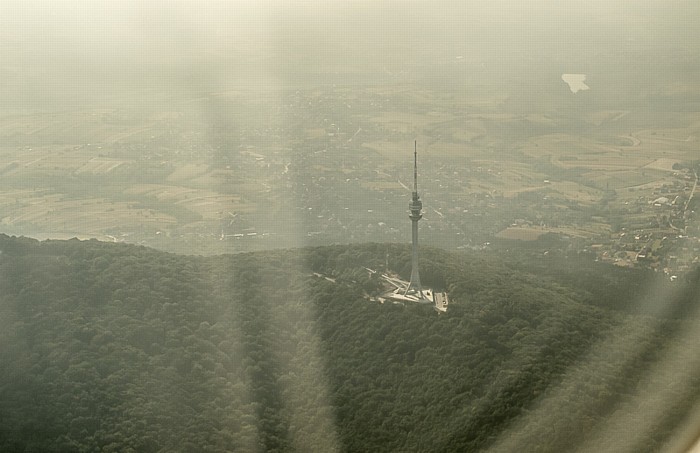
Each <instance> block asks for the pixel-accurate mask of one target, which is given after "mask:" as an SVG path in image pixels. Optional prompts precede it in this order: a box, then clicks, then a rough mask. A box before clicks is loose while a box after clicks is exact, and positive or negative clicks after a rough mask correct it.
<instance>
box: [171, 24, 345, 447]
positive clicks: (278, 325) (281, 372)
mask: <svg viewBox="0 0 700 453" xmlns="http://www.w3.org/2000/svg"><path fill="white" fill-rule="evenodd" d="M261 14H262V15H264V14H265V13H264V12H261ZM181 19H182V20H183V22H186V20H187V19H186V18H181ZM275 27H276V24H275V22H274V21H272V22H267V23H266V24H265V27H262V28H261V29H260V30H257V32H258V33H261V34H263V35H268V36H267V40H268V41H269V42H275V41H277V40H279V38H278V37H276V36H275V34H276V33H277V31H276V30H275ZM181 29H184V30H187V29H188V27H187V26H186V25H184V26H183V27H181ZM187 38H188V39H187V40H186V41H187V46H188V47H189V48H190V50H193V51H194V52H195V53H196V54H197V53H199V54H201V53H204V52H205V50H206V47H207V43H206V42H200V41H198V39H197V37H196V36H189V35H188V36H187ZM189 38H191V39H189ZM179 39H180V40H183V36H180V37H179ZM256 69H257V70H259V71H260V74H257V77H258V78H256V81H257V83H259V84H260V85H258V86H241V87H239V88H241V89H243V90H248V89H250V90H252V91H254V92H258V93H259V95H260V96H264V97H265V98H266V102H269V103H270V104H272V105H273V106H274V105H277V107H278V108H280V109H281V108H282V106H283V100H282V96H281V95H280V94H279V92H280V91H281V90H283V89H284V88H285V87H284V86H281V85H280V84H277V85H275V84H272V85H267V84H268V83H269V80H283V75H284V73H285V70H284V68H279V67H275V65H274V64H270V63H267V62H263V63H261V64H260V67H258V68H256ZM225 75H226V74H225V73H224V74H221V73H218V72H216V71H212V72H207V71H201V72H198V71H196V70H192V71H191V72H190V73H189V74H188V77H185V78H183V79H179V80H173V81H172V82H173V86H172V89H173V91H174V93H175V94H176V95H178V96H180V95H182V92H183V91H184V92H187V93H189V95H190V97H191V98H193V99H197V102H196V103H194V104H193V105H192V107H193V108H195V109H198V114H199V117H200V118H201V119H202V121H204V122H205V130H208V131H209V136H208V141H209V145H210V147H211V148H212V149H213V150H214V153H213V159H215V160H223V161H229V162H235V160H236V159H240V158H241V155H240V154H238V152H239V144H240V137H239V136H238V133H239V129H238V125H237V118H236V115H240V112H239V111H237V110H236V109H237V106H236V105H235V103H236V101H235V99H233V98H230V97H227V96H225V95H224V93H225V92H226V90H227V89H230V87H231V85H230V81H228V80H225ZM280 75H282V78H280ZM280 83H282V82H280ZM207 93H211V94H207ZM202 94H205V96H204V97H201V95H202ZM275 97H276V98H277V99H275ZM272 110H274V109H272ZM263 116H264V115H262V116H261V117H260V118H253V119H252V121H256V122H257V121H259V127H260V129H261V130H266V129H270V130H287V127H288V125H285V124H281V123H280V122H281V121H283V120H280V119H278V118H279V116H277V117H272V116H270V117H263ZM266 121H267V122H266ZM291 139H292V137H285V136H272V137H268V138H266V141H267V143H266V144H267V146H270V147H274V148H277V149H282V150H290V148H289V140H291ZM284 152H285V153H294V152H296V151H284ZM302 153H303V151H302ZM302 155H303V154H302ZM283 158H284V159H285V160H286V161H289V162H293V165H292V169H291V171H290V173H291V174H292V179H293V186H294V187H295V188H298V187H302V185H303V184H302V183H304V182H305V181H304V177H305V172H304V171H303V170H304V167H303V162H299V161H296V162H294V158H295V156H292V155H285V156H284V157H283ZM217 163H218V162H210V164H211V165H212V166H214V165H216V164H217ZM277 181H278V184H279V186H275V185H274V184H273V186H272V187H270V190H269V191H268V193H267V194H263V193H261V194H259V200H255V202H256V209H258V210H260V211H265V210H267V209H268V208H269V205H270V204H272V200H269V199H268V200H266V199H265V197H266V196H267V197H276V198H282V199H283V200H282V203H278V201H277V200H275V202H274V204H275V205H279V204H281V206H283V208H282V209H281V210H280V211H278V212H276V213H274V216H271V217H268V218H272V221H273V224H270V225H260V226H261V227H262V228H263V229H264V230H266V231H269V232H271V233H272V234H279V235H284V236H285V237H290V238H295V239H294V240H293V241H292V242H291V243H289V244H288V247H289V248H299V249H300V248H301V247H303V246H305V245H308V244H307V241H308V238H307V236H306V234H305V231H304V228H303V223H304V222H303V219H302V218H298V217H299V214H298V210H296V206H298V205H299V204H300V203H301V201H300V200H299V199H296V197H295V193H294V190H292V191H291V192H290V191H289V190H288V188H287V187H283V186H282V185H281V184H282V182H280V180H277ZM219 189H220V187H211V190H213V191H218V190H219ZM220 210H221V211H222V212H225V211H226V207H224V206H222V207H220ZM229 258H230V260H231V261H233V262H235V263H233V264H232V266H233V267H234V268H236V269H235V270H234V269H227V268H226V265H225V264H224V265H223V267H221V268H217V269H214V274H217V275H219V276H221V279H217V280H216V281H212V282H211V284H213V285H221V286H222V287H221V288H218V290H220V291H221V292H223V293H226V292H235V293H236V294H237V296H236V297H235V299H237V300H238V301H239V302H238V303H237V304H234V305H233V306H232V307H231V311H230V312H229V316H230V317H231V319H230V321H231V322H232V323H233V324H235V325H237V326H238V327H239V328H240V332H241V333H242V336H243V338H240V339H239V340H240V342H241V343H240V344H241V347H242V349H243V350H242V351H241V352H242V354H243V356H244V357H249V358H250V360H249V362H247V363H245V364H244V367H245V370H246V371H245V373H246V378H247V382H248V393H249V397H250V398H251V400H252V401H253V402H255V404H256V407H257V411H256V412H257V413H256V414H255V418H256V423H257V435H258V445H257V447H258V448H257V449H258V450H260V451H289V450H293V451H314V450H316V451H321V450H318V449H319V448H320V449H322V451H326V452H333V451H338V450H339V444H338V440H337V433H336V428H335V415H334V413H333V411H332V409H331V406H330V398H329V396H328V395H329V389H328V383H327V378H326V373H325V365H324V364H325V359H324V357H322V355H321V346H320V339H319V337H318V335H316V331H317V329H316V328H315V320H316V315H315V313H314V306H313V302H312V301H311V298H310V297H309V291H308V288H307V289H305V288H304V286H305V285H304V283H303V281H292V282H290V281H288V280H287V279H286V278H285V276H280V278H279V279H277V278H276V276H270V275H261V274H260V272H259V266H258V263H257V260H258V258H257V257H256V255H255V254H254V253H253V254H247V253H243V254H238V255H233V256H230V257H229ZM227 259H228V258H227ZM217 262H221V261H217ZM224 262H226V261H224ZM286 266H287V267H288V270H289V271H290V272H289V274H295V273H298V275H310V271H309V270H308V269H307V268H306V265H305V263H304V262H303V260H301V259H300V260H296V261H295V262H287V263H286ZM296 267H303V268H302V269H298V268H296ZM224 282H228V283H224ZM238 282H241V283H240V284H239V283H238ZM290 286H293V287H294V288H291V287H290ZM243 288H245V290H246V292H240V291H241V290H242V289H243ZM280 304H281V305H283V306H280ZM284 305H287V306H289V307H291V308H289V311H288V310H287V307H285V306H284ZM290 312H293V313H294V319H291V317H287V314H288V313H290ZM299 323H305V324H307V325H310V326H311V328H309V329H298V325H299ZM293 331H296V332H297V335H298V337H297V338H292V339H291V340H290V339H289V338H287V337H286V336H285V335H286V333H288V332H293Z"/></svg>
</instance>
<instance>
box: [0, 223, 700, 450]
mask: <svg viewBox="0 0 700 453" xmlns="http://www.w3.org/2000/svg"><path fill="white" fill-rule="evenodd" d="M0 250H1V251H2V253H1V254H0V370H2V371H1V372H0V450H2V451H138V452H148V451H153V452H157V451H193V452H194V451H292V450H296V451H348V452H349V451H356V452H361V451H473V450H481V449H488V448H493V449H494V450H496V451H516V450H520V451H523V450H537V451H564V450H571V449H572V447H573V446H577V447H579V448H580V449H581V450H583V451H605V450H609V451H613V450H614V451H625V450H627V451H644V450H647V451H656V450H658V449H660V448H663V447H668V445H669V444H668V443H667V442H668V441H670V439H685V437H684V436H686V433H685V431H683V430H684V429H685V428H686V425H685V423H687V422H690V423H695V422H696V420H695V419H694V418H693V417H692V415H693V410H694V408H695V407H696V403H697V402H698V400H699V399H700V398H699V397H700V382H699V378H698V377H697V376H700V373H698V371H700V359H698V358H696V357H694V356H697V354H695V353H694V351H695V345H697V340H698V338H697V337H698V333H696V332H699V331H700V329H697V327H698V317H697V313H696V307H697V306H698V302H700V300H698V299H699V297H700V296H699V294H700V291H698V289H699V285H698V278H697V275H696V274H693V275H692V276H691V277H690V278H688V279H687V281H686V282H684V283H682V284H681V283H679V284H676V285H670V284H667V285H663V284H659V285H657V284H656V283H655V281H654V278H648V277H649V276H644V275H642V276H641V277H640V275H639V274H637V273H634V272H620V271H613V270H610V269H609V268H607V267H597V266H594V265H588V266H583V265H581V266H579V264H577V263H571V262H569V264H566V263H567V262H566V261H562V262H559V263H550V265H545V264H542V263H540V262H535V261H533V258H531V257H527V256H522V257H519V258H517V259H516V258H515V257H508V258H509V260H510V261H509V262H504V261H503V258H504V257H503V256H499V255H488V254H473V255H468V254H451V253H447V252H444V251H439V250H433V249H426V250H425V252H424V253H423V262H422V264H423V269H424V272H423V280H424V283H427V284H430V285H434V286H436V287H441V288H445V289H448V290H449V291H450V294H451V297H452V303H451V306H450V309H449V311H448V312H447V313H446V314H443V315H437V314H436V313H435V312H433V311H432V310H431V309H429V308H426V307H422V306H406V307H400V306H395V305H391V304H388V303H387V304H384V305H381V304H378V303H376V302H370V301H369V300H367V299H366V298H364V297H363V296H362V295H363V293H364V292H372V291H373V290H375V289H376V288H377V285H378V284H377V282H376V281H373V280H371V279H370V278H369V276H368V275H367V273H366V272H365V271H364V270H363V268H362V266H370V267H376V268H381V267H382V266H384V263H385V260H386V257H387V256H388V257H389V265H390V267H391V268H393V269H395V270H396V271H398V272H399V273H402V274H406V273H408V271H409V268H408V266H410V255H409V252H410V250H409V249H408V248H407V247H405V246H403V245H386V244H381V245H380V244H365V245H358V246H333V247H319V248H309V249H301V250H285V251H273V252H264V253H252V254H240V255H228V256H218V257H207V258H202V257H191V256H179V255H173V254H167V253H162V252H157V251H154V250H151V249H146V248H143V247H137V246H130V245H119V244H105V243H100V242H97V241H87V242H80V241H77V240H72V241H46V242H41V243H40V242H37V241H33V240H28V239H23V238H19V239H18V238H9V237H7V236H0ZM554 264H556V266H555V268H556V272H552V265H554ZM314 272H316V273H321V274H323V275H325V276H328V277H329V279H325V278H319V277H317V276H314ZM331 280H334V281H331ZM642 280H644V281H646V283H641V281H642ZM645 285H646V286H645ZM640 286H641V289H639V290H637V291H636V292H635V291H632V290H631V289H630V288H633V287H640ZM606 288H607V289H606ZM614 288H618V291H617V292H614V294H613V295H614V297H613V298H610V299H609V300H608V299H606V298H605V297H604V295H605V294H606V293H610V291H612V290H613V289H614ZM620 288H622V289H625V288H627V289H630V290H629V291H627V292H625V291H623V290H620ZM640 295H646V297H643V296H640ZM618 299H619V300H618ZM616 301H617V303H615V302H616ZM691 435H692V433H691Z"/></svg>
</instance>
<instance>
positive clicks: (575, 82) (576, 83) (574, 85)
mask: <svg viewBox="0 0 700 453" xmlns="http://www.w3.org/2000/svg"><path fill="white" fill-rule="evenodd" d="M561 79H562V80H563V81H564V82H566V83H567V84H568V85H569V89H570V90H571V92H572V93H578V92H579V91H584V90H590V89H591V87H589V86H588V85H586V84H585V83H583V82H584V81H585V80H586V74H562V75H561Z"/></svg>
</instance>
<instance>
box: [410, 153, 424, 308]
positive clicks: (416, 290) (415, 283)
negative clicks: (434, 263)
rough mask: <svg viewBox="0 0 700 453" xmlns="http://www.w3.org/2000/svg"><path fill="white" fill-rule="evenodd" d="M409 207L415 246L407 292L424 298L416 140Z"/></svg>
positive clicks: (421, 204)
mask: <svg viewBox="0 0 700 453" xmlns="http://www.w3.org/2000/svg"><path fill="white" fill-rule="evenodd" d="M408 209H409V210H410V211H411V213H410V214H409V216H408V218H409V219H411V227H412V230H413V231H412V232H413V235H412V236H413V247H412V249H411V281H410V283H409V284H408V288H406V294H415V295H416V296H418V297H419V298H421V299H423V298H424V297H425V296H424V295H423V288H421V284H420V275H419V274H418V221H419V220H420V219H421V218H422V217H423V214H421V210H422V209H423V203H422V202H421V201H420V197H419V196H418V145H417V142H416V141H414V142H413V196H412V197H411V202H410V203H408Z"/></svg>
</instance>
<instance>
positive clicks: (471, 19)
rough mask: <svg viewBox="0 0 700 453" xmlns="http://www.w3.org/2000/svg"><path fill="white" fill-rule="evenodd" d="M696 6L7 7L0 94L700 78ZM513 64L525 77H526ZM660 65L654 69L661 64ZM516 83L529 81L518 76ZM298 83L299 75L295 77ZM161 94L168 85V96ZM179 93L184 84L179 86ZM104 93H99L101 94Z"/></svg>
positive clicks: (515, 1)
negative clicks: (337, 78)
mask: <svg viewBox="0 0 700 453" xmlns="http://www.w3.org/2000/svg"><path fill="white" fill-rule="evenodd" d="M699 5H700V2H696V1H676V2H631V1H593V2H591V1H586V2H577V1H567V2H548V1H522V0H510V1H505V0H503V1H489V2H464V1H443V2H437V3H435V2H427V1H424V2H418V1H413V2H399V1H383V2H376V1H331V2H323V3H321V2H315V1H287V0H285V1H282V0H278V1H208V2H195V1H147V2H143V1H95V0H83V1H76V0H74V1H61V0H53V1H3V2H1V3H0V94H2V95H3V96H4V97H7V96H9V97H10V98H12V99H15V98H18V97H19V98H21V96H25V95H31V96H32V97H34V98H41V96H42V93H44V94H46V95H47V96H48V95H51V96H54V97H55V96H56V95H57V92H59V91H61V90H64V91H66V92H67V93H71V92H75V91H79V90H81V89H82V88H85V87H88V88H89V87H93V88H94V89H96V90H97V89H101V90H104V91H105V92H111V91H114V90H116V91H118V90H119V89H121V88H124V87H126V89H131V88H133V87H145V86H157V85H158V83H155V82H153V81H151V82H149V81H148V80H149V79H152V78H155V79H156V80H157V79H158V78H159V77H165V78H167V77H170V76H168V74H171V73H172V74H175V75H176V76H179V75H180V74H182V73H183V68H184V74H190V75H191V73H192V72H193V71H194V72H198V73H199V74H200V75H206V76H207V77H209V78H210V79H212V80H213V79H216V80H220V81H221V80H224V81H226V80H237V79H240V80H243V79H246V78H262V79H264V78H266V77H270V78H271V80H273V82H272V83H275V82H274V80H276V79H283V80H284V79H285V78H291V77H292V75H293V74H306V73H368V74H372V73H379V72H381V71H388V72H396V71H401V70H408V71H410V70H412V69H413V68H416V67H430V66H434V65H435V64H441V63H444V62H445V61H450V60H451V59H454V58H457V57H462V58H463V59H464V61H465V62H466V63H468V64H482V63H483V62H489V63H490V64H492V65H493V64H496V65H500V66H499V67H500V68H502V70H503V71H506V70H508V68H509V67H513V65H516V64H523V62H525V63H526V64H525V67H527V65H528V64H530V63H527V62H528V61H534V62H536V61H543V62H546V63H547V64H550V63H552V62H560V63H571V65H572V66H574V67H572V68H568V69H567V68H562V70H564V71H566V70H568V71H569V72H580V71H581V70H582V69H584V70H585V69H586V68H585V67H583V66H585V65H594V64H603V63H606V62H612V63H616V62H619V61H621V60H625V59H629V61H630V62H632V63H639V62H640V61H644V60H647V59H648V60H649V61H651V62H652V63H653V64H657V63H661V60H662V59H664V60H663V64H664V65H666V66H668V65H672V64H674V63H675V62H685V63H684V64H693V65H695V66H697V61H696V60H695V56H696V55H697V54H698V52H697V51H698V46H699V45H700V32H698V31H697V29H698V27H696V26H695V24H694V22H693V21H694V18H697V17H700V6H699ZM518 62H519V63H518ZM654 62H656V63H654ZM518 70H521V69H518ZM290 74H291V75H290ZM166 85H167V84H166ZM176 85H177V84H176ZM95 87H97V88H95Z"/></svg>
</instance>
